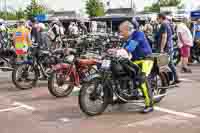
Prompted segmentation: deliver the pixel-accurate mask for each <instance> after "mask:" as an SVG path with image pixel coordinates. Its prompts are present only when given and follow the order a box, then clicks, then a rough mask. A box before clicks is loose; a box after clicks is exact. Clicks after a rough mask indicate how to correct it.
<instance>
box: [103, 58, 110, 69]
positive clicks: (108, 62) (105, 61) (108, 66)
mask: <svg viewBox="0 0 200 133" xmlns="http://www.w3.org/2000/svg"><path fill="white" fill-rule="evenodd" d="M110 64H111V61H110V60H103V61H102V64H101V68H103V69H109V68H110Z"/></svg>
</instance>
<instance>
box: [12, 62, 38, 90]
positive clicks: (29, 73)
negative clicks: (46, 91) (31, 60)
mask: <svg viewBox="0 0 200 133" xmlns="http://www.w3.org/2000/svg"><path fill="white" fill-rule="evenodd" d="M38 77H39V72H38V71H37V70H36V69H35V68H34V66H33V65H29V64H22V65H19V66H17V67H16V68H15V69H14V70H13V72H12V81H13V83H14V85H15V86H16V87H17V88H19V89H21V90H26V89H31V88H33V87H34V86H35V85H36V84H37V81H38Z"/></svg>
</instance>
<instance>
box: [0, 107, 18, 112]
mask: <svg viewBox="0 0 200 133" xmlns="http://www.w3.org/2000/svg"><path fill="white" fill-rule="evenodd" d="M19 108H21V106H17V107H12V108H7V109H1V110H0V112H9V111H13V110H16V109H19Z"/></svg>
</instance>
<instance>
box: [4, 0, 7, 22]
mask: <svg viewBox="0 0 200 133" xmlns="http://www.w3.org/2000/svg"><path fill="white" fill-rule="evenodd" d="M4 4H5V11H4V12H5V20H7V0H5V3H4Z"/></svg>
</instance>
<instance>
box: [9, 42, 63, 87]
mask: <svg viewBox="0 0 200 133" xmlns="http://www.w3.org/2000/svg"><path fill="white" fill-rule="evenodd" d="M63 58H64V50H63V49H59V50H54V51H48V50H43V49H41V47H40V46H38V45H35V46H34V45H33V46H32V47H30V48H29V50H28V59H27V60H24V61H22V62H18V63H17V64H18V65H17V66H16V67H15V69H14V70H13V72H12V81H13V83H14V85H15V86H16V87H17V88H19V89H22V90H25V89H31V88H32V87H34V86H35V85H36V84H37V81H38V80H47V78H48V77H49V74H50V71H51V68H52V66H53V65H56V64H57V63H60V62H62V59H63Z"/></svg>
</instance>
